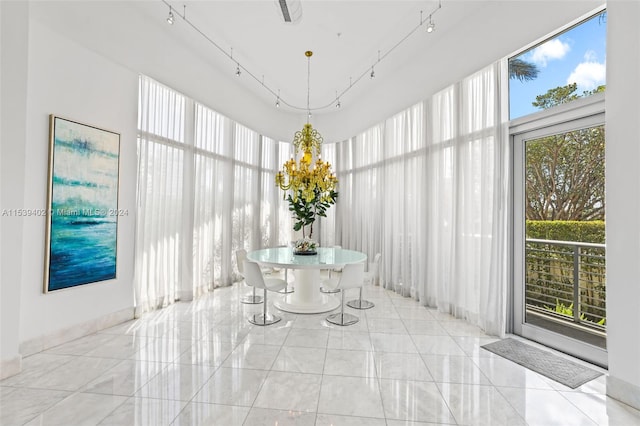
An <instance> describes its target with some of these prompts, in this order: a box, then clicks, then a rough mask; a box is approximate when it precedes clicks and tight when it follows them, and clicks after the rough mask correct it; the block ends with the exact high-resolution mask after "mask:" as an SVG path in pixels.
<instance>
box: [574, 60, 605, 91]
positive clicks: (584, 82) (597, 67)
mask: <svg viewBox="0 0 640 426" xmlns="http://www.w3.org/2000/svg"><path fill="white" fill-rule="evenodd" d="M606 75H607V68H606V66H605V64H601V63H600V62H582V63H580V64H578V66H576V68H575V69H574V70H573V72H572V73H571V75H569V77H568V78H567V84H571V83H578V88H579V89H580V91H583V90H593V89H595V88H596V87H598V86H599V85H601V84H604V83H605V78H606Z"/></svg>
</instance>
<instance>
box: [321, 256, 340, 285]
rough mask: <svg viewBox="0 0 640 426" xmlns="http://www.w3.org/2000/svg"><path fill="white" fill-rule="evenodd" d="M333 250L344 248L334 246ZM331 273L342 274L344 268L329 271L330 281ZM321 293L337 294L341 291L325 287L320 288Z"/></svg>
mask: <svg viewBox="0 0 640 426" xmlns="http://www.w3.org/2000/svg"><path fill="white" fill-rule="evenodd" d="M333 248H338V249H339V248H342V246H333ZM331 272H342V268H341V267H339V268H333V269H329V279H331ZM320 291H321V292H322V293H337V292H339V291H340V290H332V289H331V288H327V287H325V286H322V287H320Z"/></svg>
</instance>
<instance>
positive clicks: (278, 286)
mask: <svg viewBox="0 0 640 426" xmlns="http://www.w3.org/2000/svg"><path fill="white" fill-rule="evenodd" d="M244 271H245V274H246V275H245V278H244V279H245V281H246V283H247V285H250V286H252V287H253V288H261V289H263V290H264V296H263V298H262V300H263V307H262V314H253V315H251V316H250V317H249V322H250V323H251V324H255V325H271V324H275V323H277V322H278V321H280V319H281V318H280V317H277V316H275V315H269V314H268V313H267V290H268V291H276V292H277V291H280V290H282V289H283V288H285V287H286V286H287V282H286V281H285V280H283V279H281V278H271V277H269V278H265V277H264V276H263V275H262V271H261V270H260V266H258V264H257V263H255V262H250V261H248V260H245V261H244Z"/></svg>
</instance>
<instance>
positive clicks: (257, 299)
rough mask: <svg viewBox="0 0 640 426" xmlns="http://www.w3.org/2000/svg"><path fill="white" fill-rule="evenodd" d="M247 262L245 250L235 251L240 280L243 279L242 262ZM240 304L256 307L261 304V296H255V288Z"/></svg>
mask: <svg viewBox="0 0 640 426" xmlns="http://www.w3.org/2000/svg"><path fill="white" fill-rule="evenodd" d="M245 260H247V251H246V250H245V249H240V250H236V265H237V266H238V272H240V275H242V278H243V279H245V276H244V261H245ZM245 283H246V279H245ZM240 302H241V303H246V304H248V305H257V304H258V303H262V296H257V295H256V288H255V287H253V291H252V293H251V294H248V295H247V296H245V297H244V298H243V299H242V300H240Z"/></svg>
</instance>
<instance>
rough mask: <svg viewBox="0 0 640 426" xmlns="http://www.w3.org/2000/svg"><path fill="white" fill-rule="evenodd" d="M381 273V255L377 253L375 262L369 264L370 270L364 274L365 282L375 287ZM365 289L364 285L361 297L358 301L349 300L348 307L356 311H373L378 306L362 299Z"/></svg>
mask: <svg viewBox="0 0 640 426" xmlns="http://www.w3.org/2000/svg"><path fill="white" fill-rule="evenodd" d="M379 271H380V253H377V254H376V255H375V256H374V258H373V262H371V263H370V264H369V270H368V271H367V272H365V274H364V282H365V283H371V285H374V284H375V283H376V279H377V278H378V274H379ZM363 288H364V285H363V286H362V287H360V297H359V298H358V299H354V300H349V301H348V302H347V306H349V307H350V308H354V309H371V308H373V307H374V306H376V305H375V304H374V303H373V302H370V301H368V300H364V299H363V298H362V289H363Z"/></svg>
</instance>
